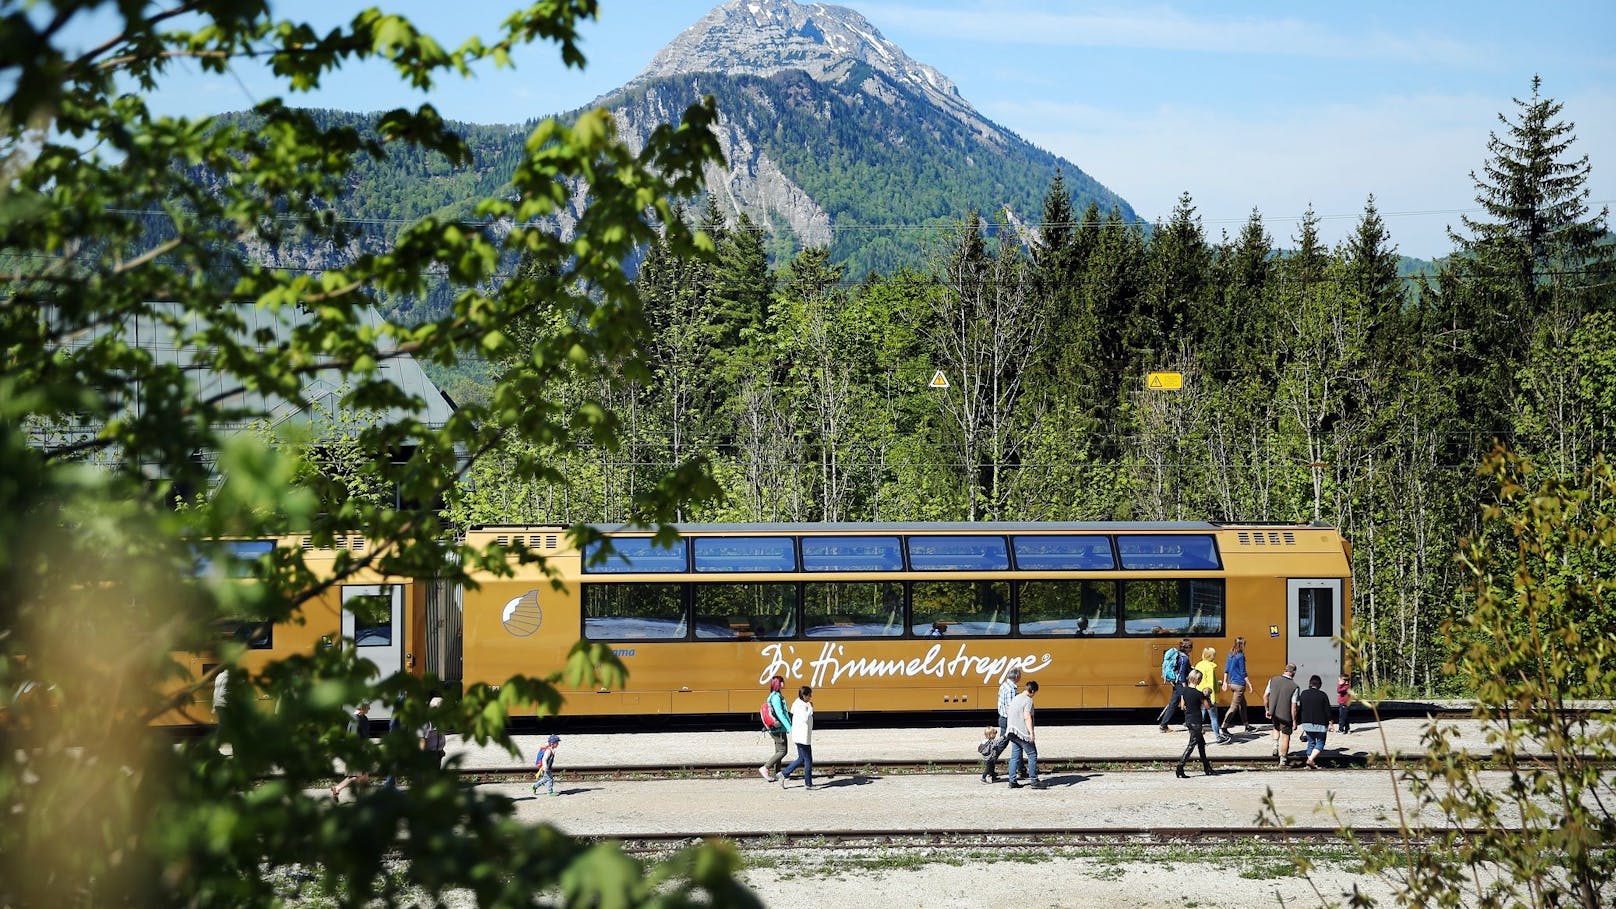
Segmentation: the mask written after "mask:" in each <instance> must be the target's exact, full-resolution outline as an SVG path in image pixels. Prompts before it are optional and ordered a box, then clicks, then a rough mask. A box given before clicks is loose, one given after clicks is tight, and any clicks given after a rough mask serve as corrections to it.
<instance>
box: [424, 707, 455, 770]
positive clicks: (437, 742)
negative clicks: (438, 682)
mask: <svg viewBox="0 0 1616 909" xmlns="http://www.w3.org/2000/svg"><path fill="white" fill-rule="evenodd" d="M442 706H443V695H441V694H438V693H437V692H436V691H434V692H432V694H431V696H430V699H429V700H428V701H427V702H426V707H427V709H428V710H437V709H438V708H439V707H442ZM419 735H420V737H421V750H422V751H423V752H425V754H426V759H427V760H428V761H430V762H431V764H432V767H433V768H434V769H436V768H439V767H442V766H443V756H444V753H445V752H446V751H448V746H449V737H448V736H447V735H444V734H443V730H441V729H439V728H438V724H437V723H436V722H434V721H433V720H432V719H431V718H428V719H427V721H426V722H425V723H423V724H422V725H421V728H420V730H419Z"/></svg>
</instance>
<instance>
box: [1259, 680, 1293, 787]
mask: <svg viewBox="0 0 1616 909" xmlns="http://www.w3.org/2000/svg"><path fill="white" fill-rule="evenodd" d="M1296 688H1297V686H1296V664H1295V663H1286V664H1285V674H1284V675H1276V676H1274V677H1273V678H1271V679H1269V680H1268V686H1267V687H1266V688H1264V689H1263V711H1264V712H1265V713H1266V714H1267V715H1268V721H1269V722H1270V723H1273V724H1274V757H1276V758H1278V759H1279V766H1281V767H1283V766H1285V765H1286V763H1288V762H1289V761H1290V756H1291V728H1292V725H1291V723H1292V719H1293V717H1294V716H1295V714H1294V713H1292V711H1291V704H1292V702H1293V701H1294V700H1295V699H1296Z"/></svg>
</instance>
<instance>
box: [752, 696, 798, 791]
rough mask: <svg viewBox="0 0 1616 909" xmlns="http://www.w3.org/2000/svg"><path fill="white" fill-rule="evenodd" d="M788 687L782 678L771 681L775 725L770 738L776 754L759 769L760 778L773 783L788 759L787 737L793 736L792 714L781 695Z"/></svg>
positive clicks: (769, 703)
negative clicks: (782, 764)
mask: <svg viewBox="0 0 1616 909" xmlns="http://www.w3.org/2000/svg"><path fill="white" fill-rule="evenodd" d="M784 687H786V680H785V679H783V678H781V677H780V676H775V677H774V678H772V679H769V699H768V702H767V703H768V705H769V714H770V715H771V716H773V717H774V725H773V726H770V727H769V728H768V730H767V731H768V733H769V738H771V739H773V740H774V754H773V755H772V756H771V757H770V758H769V760H768V761H767V762H766V763H765V764H764V765H763V766H762V767H759V768H758V776H761V777H763V779H764V780H766V781H768V782H770V783H772V782H774V781H775V778H776V777H775V775H776V774H777V773H779V772H780V764H781V763H782V762H784V761H785V759H786V736H787V735H790V734H791V712H790V711H789V710H787V709H786V699H785V696H784V695H782V694H781V693H780V690H781V689H782V688H784Z"/></svg>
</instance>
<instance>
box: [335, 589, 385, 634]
mask: <svg viewBox="0 0 1616 909" xmlns="http://www.w3.org/2000/svg"><path fill="white" fill-rule="evenodd" d="M367 590H374V591H376V592H375V593H364V592H360V591H367ZM342 608H343V609H345V610H348V611H351V612H352V613H353V622H354V624H353V640H354V646H355V647H391V646H393V588H391V587H388V586H382V587H359V588H354V587H345V588H343V594H342Z"/></svg>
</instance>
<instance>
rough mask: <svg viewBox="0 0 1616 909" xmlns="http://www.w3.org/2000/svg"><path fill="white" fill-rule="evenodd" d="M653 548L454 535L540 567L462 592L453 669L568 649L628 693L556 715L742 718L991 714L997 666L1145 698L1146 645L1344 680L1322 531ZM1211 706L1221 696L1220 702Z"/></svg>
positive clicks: (1058, 698)
mask: <svg viewBox="0 0 1616 909" xmlns="http://www.w3.org/2000/svg"><path fill="white" fill-rule="evenodd" d="M679 530H680V539H679V540H678V542H677V543H676V544H675V545H674V546H673V548H671V549H667V548H661V547H658V546H655V545H653V544H652V542H651V539H650V534H648V533H644V532H640V533H633V532H626V531H625V532H617V533H611V534H610V535H609V536H610V541H611V545H612V548H613V549H614V550H615V551H614V552H612V553H611V554H609V555H607V556H605V558H604V559H597V558H596V556H597V555H599V553H598V552H597V551H596V547H591V551H589V552H586V553H580V552H578V551H576V550H575V549H572V548H570V547H569V545H568V543H567V538H566V536H565V534H564V528H561V527H531V526H530V527H515V526H505V527H484V528H476V529H474V530H473V531H472V532H471V533H469V534H468V539H467V542H468V543H470V544H471V545H473V546H477V547H481V546H486V545H489V544H491V543H495V542H498V543H500V544H502V545H505V546H508V547H511V548H512V549H520V548H527V549H531V550H534V551H537V552H539V553H540V554H542V555H544V556H545V557H546V558H547V560H548V562H549V564H550V565H551V566H552V567H553V568H554V569H555V570H557V571H558V572H559V578H560V580H561V581H562V583H563V589H560V590H556V589H553V588H552V586H551V585H550V582H549V579H548V578H546V577H545V576H544V575H543V574H542V572H541V570H540V569H538V568H537V567H536V566H521V565H518V566H515V570H516V575H515V576H514V577H510V578H492V577H486V578H479V582H480V584H481V589H479V590H467V591H466V592H465V600H464V604H463V605H464V608H463V617H462V618H463V621H464V634H465V647H464V653H463V659H464V675H465V681H466V682H467V683H473V682H485V683H489V684H495V685H497V684H499V682H500V681H502V680H503V679H506V678H508V677H510V676H512V675H514V674H517V673H523V674H528V675H544V674H547V673H549V672H552V671H554V670H556V669H557V668H559V667H560V666H561V665H562V663H563V661H564V659H565V655H566V653H567V651H568V649H569V648H570V647H571V646H572V645H573V644H574V643H575V642H576V641H577V640H578V639H579V638H585V639H588V640H591V641H598V642H601V643H604V644H607V645H609V646H610V647H611V648H612V650H613V652H614V653H616V654H617V656H618V657H619V658H621V660H622V661H623V663H624V665H625V666H626V667H627V668H628V670H629V678H628V682H627V687H626V690H621V691H580V690H571V691H564V694H565V695H566V696H567V701H566V705H565V707H564V708H563V710H564V712H565V713H567V714H569V715H597V714H598V715H614V714H615V715H628V714H642V715H655V714H718V713H733V712H743V713H744V712H751V713H755V712H756V711H757V709H758V704H759V703H760V702H761V697H760V694H759V686H760V685H762V684H764V683H765V682H766V681H767V680H768V679H769V677H770V676H772V675H774V674H776V673H778V674H780V675H782V676H784V677H785V679H786V683H787V687H788V690H794V689H795V688H796V686H798V685H812V686H813V687H814V702H815V705H816V707H817V708H818V709H819V710H821V711H846V712H860V713H862V712H868V711H917V710H969V709H976V710H983V709H993V708H994V707H995V704H996V691H997V687H998V684H999V682H1000V680H1001V679H1002V678H1003V677H1004V675H1005V673H1006V672H1008V671H1009V670H1010V669H1011V668H1013V667H1019V668H1020V669H1021V670H1022V672H1023V677H1024V678H1026V679H1036V680H1037V681H1038V683H1039V686H1040V687H1039V694H1038V703H1039V706H1040V707H1043V708H1102V707H1105V708H1119V707H1120V708H1127V707H1145V706H1151V707H1154V706H1158V705H1161V704H1163V703H1165V702H1166V699H1167V697H1168V694H1169V688H1168V686H1166V685H1165V684H1164V683H1163V682H1162V681H1161V679H1160V672H1159V667H1160V665H1161V662H1162V656H1163V651H1164V649H1166V648H1171V647H1173V646H1175V645H1176V644H1177V642H1178V641H1179V640H1180V639H1181V638H1184V637H1188V638H1190V639H1191V640H1192V641H1193V646H1194V649H1193V651H1192V653H1193V655H1194V658H1195V659H1197V660H1198V659H1200V654H1201V650H1202V648H1204V647H1208V646H1210V647H1215V648H1216V649H1217V652H1218V656H1217V658H1216V661H1217V663H1218V665H1219V666H1220V667H1221V666H1222V665H1223V658H1224V656H1225V655H1226V654H1227V653H1228V650H1229V647H1230V645H1231V644H1233V642H1234V640H1235V638H1236V637H1243V638H1245V639H1246V644H1247V650H1246V653H1247V661H1248V666H1249V668H1250V673H1251V677H1252V678H1253V679H1254V680H1255V681H1256V683H1257V686H1258V690H1259V691H1260V690H1261V684H1262V681H1263V680H1265V679H1266V678H1267V677H1268V676H1270V675H1273V674H1277V673H1278V672H1279V671H1281V669H1282V668H1283V666H1284V664H1285V663H1286V662H1294V663H1296V664H1297V665H1298V667H1299V675H1300V676H1301V677H1302V678H1304V679H1305V678H1306V677H1307V676H1308V675H1311V674H1318V675H1320V676H1322V677H1324V678H1325V679H1326V680H1327V681H1330V682H1333V681H1334V677H1335V676H1336V675H1337V674H1339V673H1340V672H1341V670H1342V659H1341V649H1340V644H1339V635H1340V634H1341V630H1342V627H1343V626H1344V624H1345V622H1346V621H1347V620H1348V618H1349V615H1350V613H1349V609H1348V604H1349V601H1350V597H1351V579H1350V574H1349V570H1348V546H1347V544H1346V542H1345V541H1344V540H1343V539H1342V537H1341V534H1340V533H1339V532H1338V531H1337V530H1335V529H1334V528H1330V527H1320V526H1307V525H1224V524H1212V523H1196V522H1175V523H970V524H966V523H952V524H944V523H896V524H708V525H684V526H681V527H679ZM1222 700H1224V701H1225V702H1226V701H1227V697H1226V696H1225V697H1224V698H1223V699H1222Z"/></svg>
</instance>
